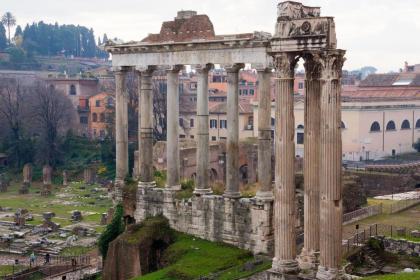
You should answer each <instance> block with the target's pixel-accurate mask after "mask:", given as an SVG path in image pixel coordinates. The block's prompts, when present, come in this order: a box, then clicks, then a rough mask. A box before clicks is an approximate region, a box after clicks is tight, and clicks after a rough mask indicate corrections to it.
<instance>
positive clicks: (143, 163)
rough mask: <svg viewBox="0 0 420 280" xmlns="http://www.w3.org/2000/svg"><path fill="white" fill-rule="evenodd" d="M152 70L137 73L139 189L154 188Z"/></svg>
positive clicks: (151, 68)
mask: <svg viewBox="0 0 420 280" xmlns="http://www.w3.org/2000/svg"><path fill="white" fill-rule="evenodd" d="M153 71H154V68H153V67H148V68H147V69H142V71H139V72H138V74H139V83H140V84H139V100H140V104H139V106H140V108H139V109H140V113H139V121H140V122H139V131H140V138H139V161H140V163H139V169H140V170H139V175H140V176H139V177H140V180H139V187H154V186H155V182H154V177H153V88H152V75H153Z"/></svg>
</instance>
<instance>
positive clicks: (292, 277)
mask: <svg viewBox="0 0 420 280" xmlns="http://www.w3.org/2000/svg"><path fill="white" fill-rule="evenodd" d="M266 279H267V280H298V279H300V277H299V276H298V275H297V274H288V273H282V272H279V271H277V270H275V269H269V270H267V272H266Z"/></svg>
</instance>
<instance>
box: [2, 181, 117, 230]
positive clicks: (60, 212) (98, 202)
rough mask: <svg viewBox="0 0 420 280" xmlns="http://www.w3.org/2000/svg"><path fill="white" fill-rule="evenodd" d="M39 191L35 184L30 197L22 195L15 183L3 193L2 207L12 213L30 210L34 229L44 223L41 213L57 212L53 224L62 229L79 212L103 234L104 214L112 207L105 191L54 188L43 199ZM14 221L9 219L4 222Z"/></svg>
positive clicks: (76, 186)
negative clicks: (102, 217)
mask: <svg viewBox="0 0 420 280" xmlns="http://www.w3.org/2000/svg"><path fill="white" fill-rule="evenodd" d="M40 188H41V186H40V184H39V183H33V184H32V186H31V188H30V193H29V194H26V195H20V194H18V189H19V184H18V183H12V185H11V187H9V189H8V191H7V192H5V193H0V206H1V207H3V208H4V207H11V208H12V211H13V212H15V211H16V210H17V209H18V208H26V209H28V210H29V212H30V213H31V214H32V215H33V216H34V220H33V221H30V222H28V223H29V224H33V225H38V224H41V223H42V221H43V218H42V213H44V212H54V213H55V214H56V216H55V217H54V218H53V221H54V222H57V223H59V224H60V225H61V226H67V225H70V224H72V222H71V221H70V217H71V212H72V211H74V210H79V211H82V213H83V214H84V219H83V222H86V223H89V224H91V225H92V226H94V227H95V228H97V230H98V231H100V230H101V228H102V227H101V226H100V225H99V223H100V219H101V213H103V212H106V211H107V210H108V209H109V207H110V206H111V204H112V203H111V201H110V200H109V199H108V198H103V197H101V195H102V196H103V195H105V192H104V191H103V190H100V191H98V192H96V191H94V189H95V188H98V186H85V185H84V184H82V183H72V184H71V185H70V186H68V187H66V188H64V187H62V186H55V187H54V188H53V190H52V195H50V196H49V197H41V195H40V194H39V193H38V192H39V190H40ZM12 219H13V218H12V217H9V218H3V219H2V220H9V221H10V220H12Z"/></svg>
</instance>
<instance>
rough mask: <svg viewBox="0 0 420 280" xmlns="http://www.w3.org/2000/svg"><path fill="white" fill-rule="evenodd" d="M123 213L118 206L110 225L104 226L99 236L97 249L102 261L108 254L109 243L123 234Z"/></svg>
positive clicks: (119, 205) (121, 208) (120, 206)
mask: <svg viewBox="0 0 420 280" xmlns="http://www.w3.org/2000/svg"><path fill="white" fill-rule="evenodd" d="M123 212H124V209H123V207H122V205H121V204H118V205H117V207H116V208H115V212H114V217H113V218H112V221H111V223H110V224H109V225H107V226H106V228H105V230H104V232H103V233H102V234H101V236H99V239H98V247H99V252H100V253H101V255H102V258H103V259H105V258H106V254H107V253H108V247H109V243H111V242H112V241H113V240H114V239H115V238H117V237H118V235H120V234H121V233H123V232H124V223H123Z"/></svg>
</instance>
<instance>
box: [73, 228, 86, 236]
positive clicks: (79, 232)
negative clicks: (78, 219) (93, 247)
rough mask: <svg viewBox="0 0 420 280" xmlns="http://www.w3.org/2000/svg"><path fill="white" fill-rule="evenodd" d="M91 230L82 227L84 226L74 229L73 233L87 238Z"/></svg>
mask: <svg viewBox="0 0 420 280" xmlns="http://www.w3.org/2000/svg"><path fill="white" fill-rule="evenodd" d="M88 232H89V229H87V228H85V227H82V226H77V227H74V228H73V230H72V233H73V234H75V235H77V236H79V237H85V236H87V235H88Z"/></svg>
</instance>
